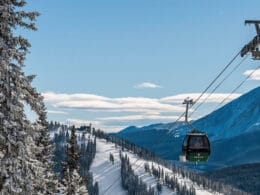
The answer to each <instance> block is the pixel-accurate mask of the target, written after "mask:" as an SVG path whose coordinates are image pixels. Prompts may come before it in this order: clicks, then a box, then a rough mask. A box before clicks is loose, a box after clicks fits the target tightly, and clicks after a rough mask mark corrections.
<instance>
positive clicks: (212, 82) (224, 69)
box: [191, 51, 240, 107]
mask: <svg viewBox="0 0 260 195" xmlns="http://www.w3.org/2000/svg"><path fill="white" fill-rule="evenodd" d="M239 54H240V51H239V52H238V53H237V54H236V55H235V56H234V57H233V58H232V60H231V61H230V62H229V63H228V64H227V65H226V66H225V67H224V68H223V69H222V71H221V72H220V73H219V74H218V75H217V76H216V78H215V79H214V80H213V81H211V83H210V84H209V85H208V87H207V88H206V89H205V90H204V91H203V92H202V93H201V95H200V96H199V97H198V98H197V99H196V100H195V101H194V104H196V103H197V102H198V101H199V100H200V98H201V97H202V96H203V95H204V94H205V93H206V92H207V90H208V89H209V88H210V87H211V86H212V85H213V84H214V83H215V82H216V80H217V79H218V78H219V77H220V76H221V75H222V74H223V73H224V72H225V71H226V69H227V68H228V67H229V66H230V65H231V64H232V63H233V62H234V61H235V59H236V58H237V57H238V56H239ZM194 104H193V105H194ZM193 105H192V106H193ZM192 106H191V107H192Z"/></svg>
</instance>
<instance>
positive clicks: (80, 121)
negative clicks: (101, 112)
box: [65, 118, 126, 132]
mask: <svg viewBox="0 0 260 195" xmlns="http://www.w3.org/2000/svg"><path fill="white" fill-rule="evenodd" d="M65 123H67V124H69V125H75V126H76V127H79V126H83V125H89V124H90V123H91V124H92V126H93V127H95V128H96V129H101V130H103V131H105V132H118V131H120V130H122V129H124V128H126V126H115V125H105V124H103V123H102V122H100V121H93V120H83V119H75V118H69V119H67V120H66V122H65Z"/></svg>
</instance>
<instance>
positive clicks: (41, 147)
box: [0, 0, 53, 194]
mask: <svg viewBox="0 0 260 195" xmlns="http://www.w3.org/2000/svg"><path fill="white" fill-rule="evenodd" d="M25 4H26V1H25V0H2V1H1V6H0V168H1V173H0V192H1V193H3V194H36V193H37V194H40V193H41V192H42V194H48V193H49V192H48V190H46V189H48V188H49V187H50V186H51V185H50V183H53V181H52V177H47V178H49V180H46V176H50V175H52V174H51V167H50V166H49V167H47V166H48V164H49V163H50V162H51V161H50V156H51V150H50V144H49V143H47V142H48V134H47V133H46V131H47V129H46V124H45V123H46V112H45V108H44V104H43V101H42V97H41V96H40V95H39V94H38V93H37V91H36V89H34V88H33V87H31V81H32V78H33V77H27V76H25V74H24V73H23V71H22V68H23V67H24V66H25V65H24V61H25V57H26V54H27V52H28V48H29V47H30V43H29V42H28V41H27V40H26V39H25V38H23V37H22V36H19V35H15V33H14V30H15V29H16V28H21V27H23V28H25V29H31V30H36V27H35V24H34V21H35V19H36V17H37V16H38V15H39V14H38V13H37V12H26V11H23V10H22V8H23V7H24V6H25ZM24 103H27V104H29V105H30V107H31V108H32V110H34V111H35V112H36V113H37V114H38V116H39V119H38V121H37V122H36V124H35V125H33V124H32V123H31V122H30V121H29V120H28V119H27V117H26V115H25V113H24ZM36 140H37V143H35V141H36ZM44 161H45V162H46V163H45V164H44ZM39 189H41V190H40V191H38V190H39ZM44 189H45V190H44ZM52 192H53V191H52Z"/></svg>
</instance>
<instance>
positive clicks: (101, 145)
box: [90, 139, 217, 195]
mask: <svg viewBox="0 0 260 195" xmlns="http://www.w3.org/2000/svg"><path fill="white" fill-rule="evenodd" d="M96 141H97V152H96V156H95V159H94V160H93V162H92V165H91V167H90V171H91V172H92V173H93V180H94V182H95V181H98V184H99V194H101V195H105V194H107V195H111V194H113V195H114V194H115V195H126V194H127V191H126V190H124V189H123V188H122V186H121V176H120V168H121V162H120V159H119V151H120V148H119V147H118V148H116V147H115V144H113V143H110V142H106V141H105V140H103V139H97V140H96ZM110 153H112V154H113V156H114V164H112V163H111V162H110V161H109V154H110ZM123 153H125V154H127V155H128V157H129V158H130V162H131V164H132V168H133V170H134V172H135V173H136V174H137V175H138V176H139V177H140V179H141V180H142V181H143V182H145V183H146V184H147V185H148V186H149V187H154V186H156V184H157V179H156V178H155V177H154V176H153V175H150V174H149V173H147V172H145V169H144V163H145V162H148V163H149V164H150V166H151V164H152V162H151V161H146V160H144V159H140V158H139V157H138V156H137V155H135V154H133V153H131V152H128V151H124V152H123ZM153 165H154V166H156V167H158V165H157V164H156V163H153ZM159 166H160V167H161V168H163V169H164V171H165V173H168V175H172V176H173V175H175V176H176V177H177V178H178V181H179V182H180V183H181V184H184V183H185V184H186V185H187V186H188V187H189V186H192V185H193V186H194V187H195V190H196V194H199V195H211V194H217V193H214V192H210V191H208V190H205V189H203V188H202V187H200V186H198V185H196V184H194V183H192V181H191V180H189V179H187V178H183V177H182V176H181V175H177V174H176V173H173V172H172V171H171V170H169V169H167V168H166V167H163V166H161V165H159ZM160 194H162V195H171V194H176V192H173V191H172V190H171V189H169V188H168V187H166V186H163V188H162V192H161V193H160Z"/></svg>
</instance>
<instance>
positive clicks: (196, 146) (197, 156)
mask: <svg viewBox="0 0 260 195" xmlns="http://www.w3.org/2000/svg"><path fill="white" fill-rule="evenodd" d="M182 152H183V153H184V155H185V157H186V161H189V162H205V161H207V160H208V158H209V155H210V142H209V139H208V136H207V135H206V133H203V132H199V131H197V130H193V131H192V132H189V133H187V135H186V137H185V138H184V140H183V143H182Z"/></svg>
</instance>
